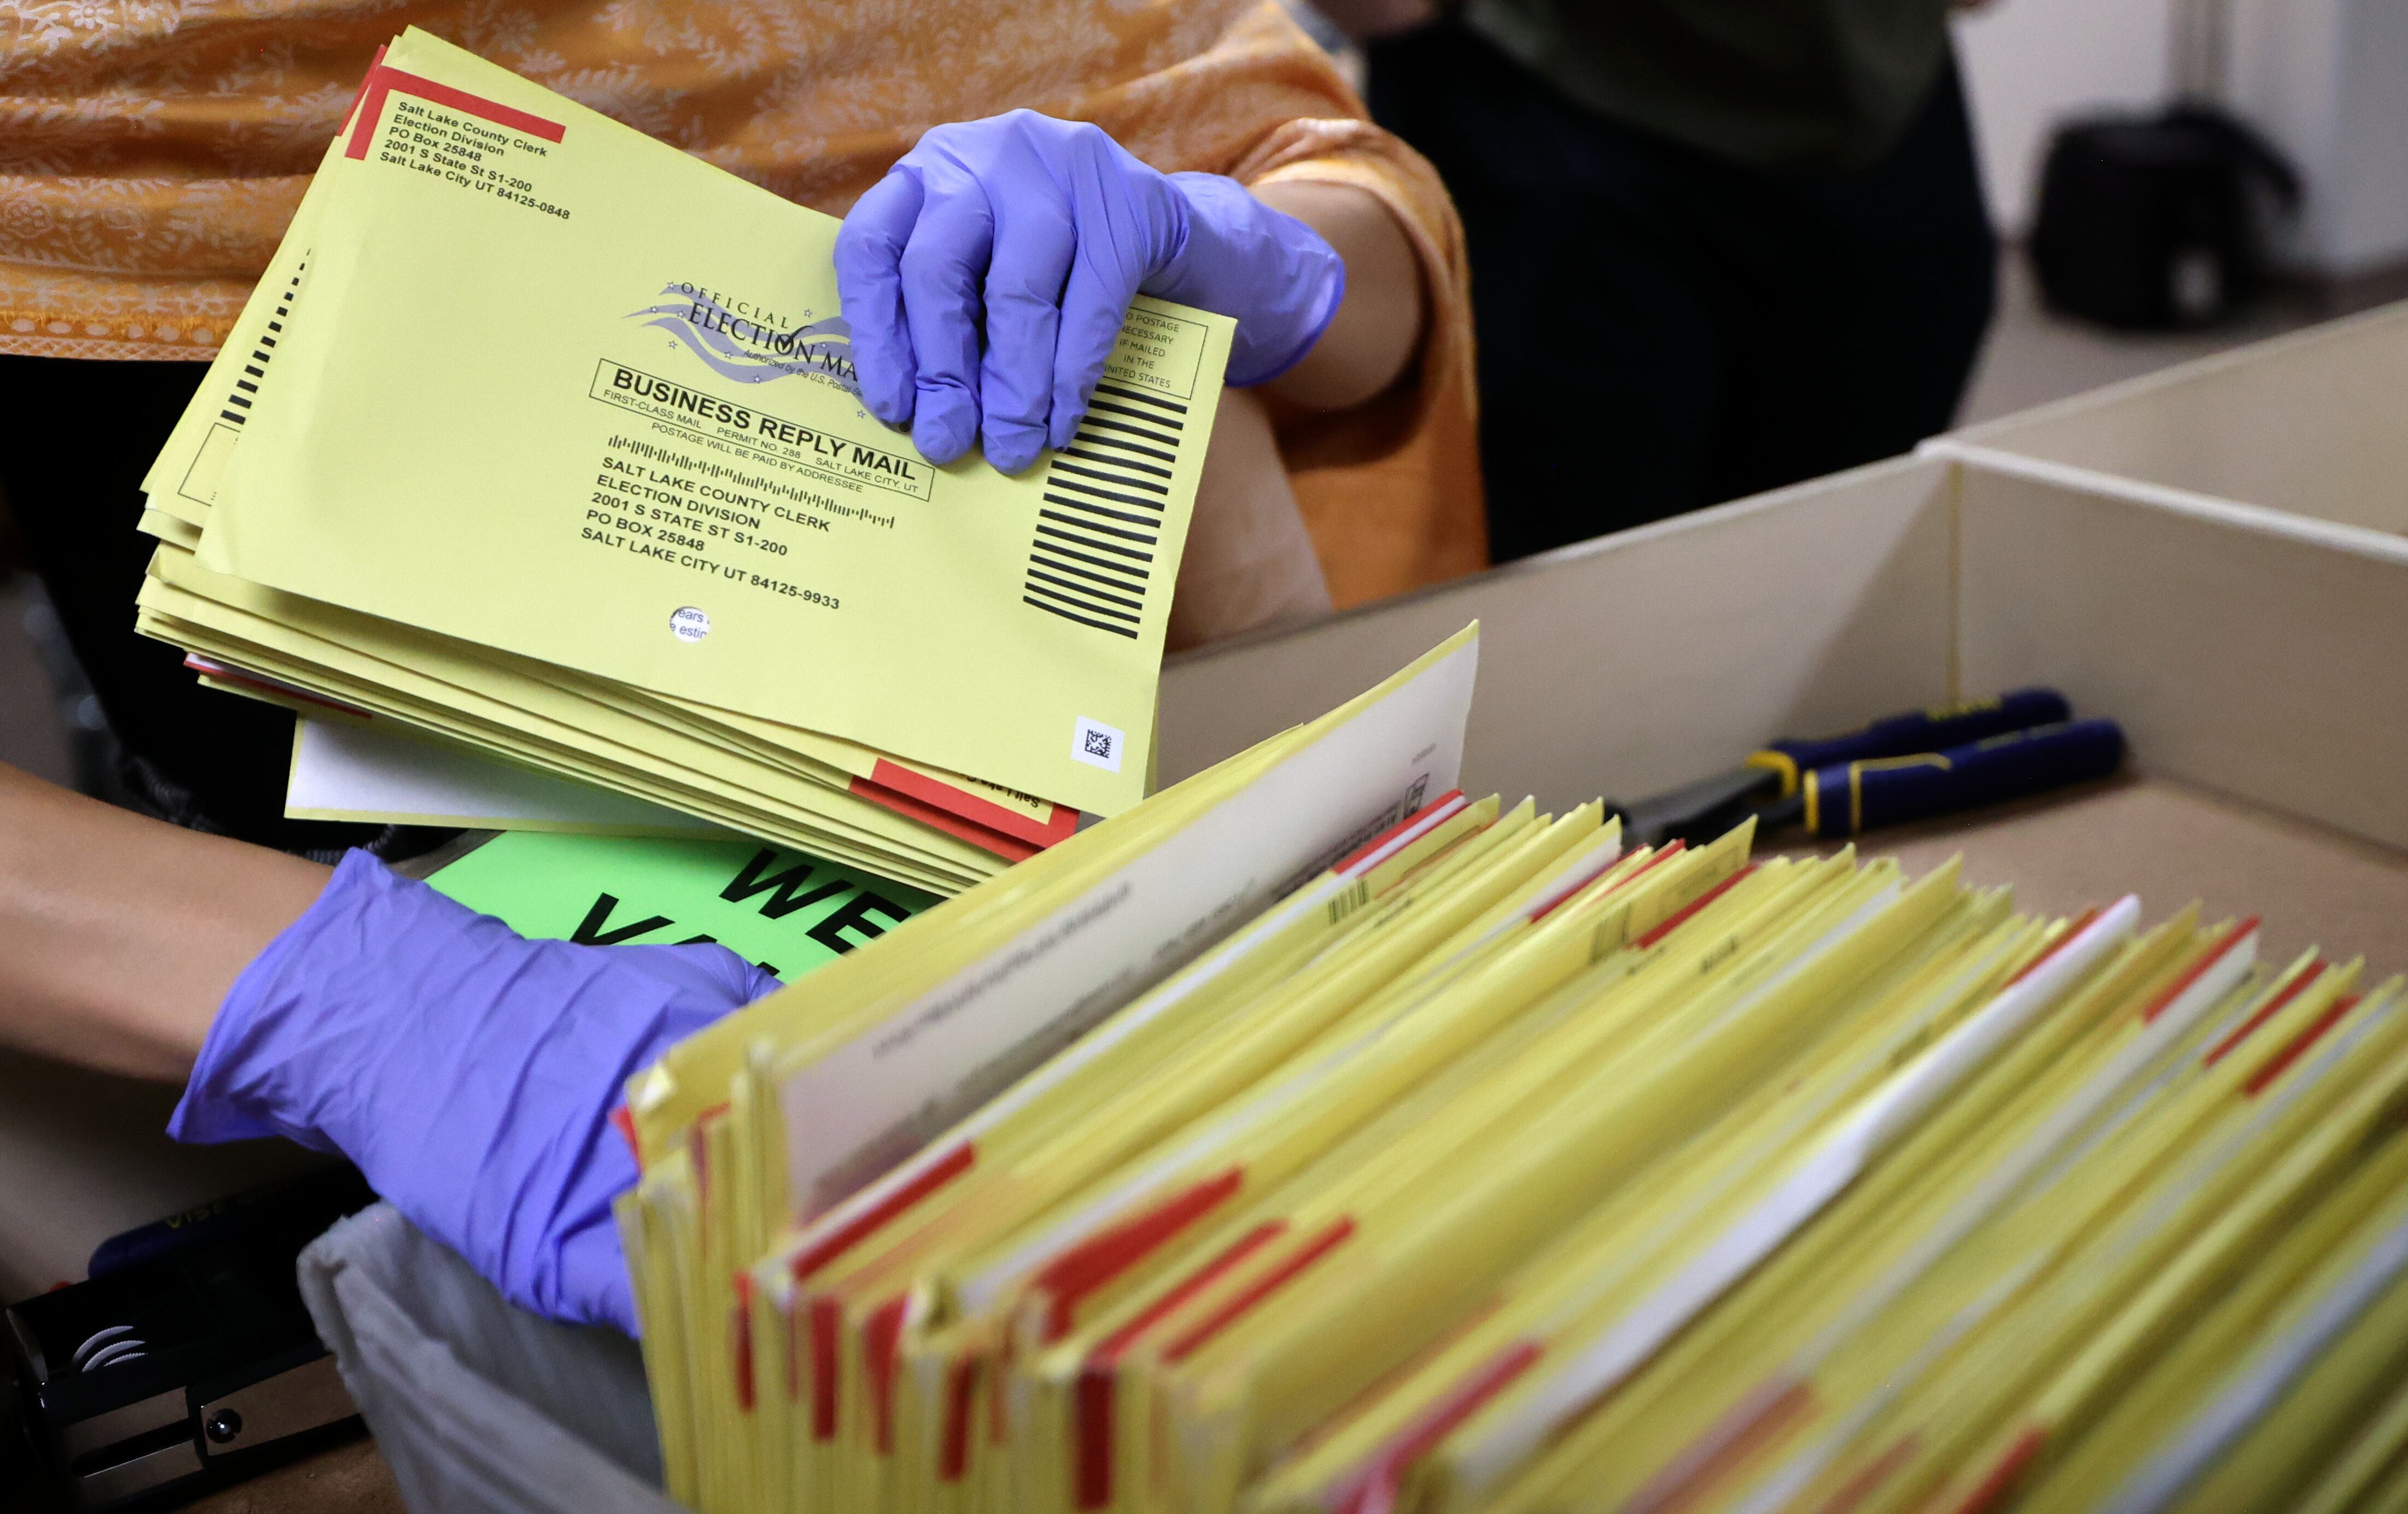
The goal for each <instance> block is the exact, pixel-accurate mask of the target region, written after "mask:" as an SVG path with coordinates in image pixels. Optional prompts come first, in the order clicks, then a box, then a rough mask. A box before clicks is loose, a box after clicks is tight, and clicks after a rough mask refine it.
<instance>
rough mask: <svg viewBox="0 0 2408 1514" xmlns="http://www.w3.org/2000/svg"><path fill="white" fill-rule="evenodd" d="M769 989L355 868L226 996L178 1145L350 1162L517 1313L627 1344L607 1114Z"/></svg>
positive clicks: (173, 1126) (621, 1165)
mask: <svg viewBox="0 0 2408 1514" xmlns="http://www.w3.org/2000/svg"><path fill="white" fill-rule="evenodd" d="M777 987H778V980H777V979H776V978H774V977H771V976H770V975H769V974H768V973H764V972H762V971H761V970H760V969H759V968H756V967H753V966H752V965H751V964H750V963H748V962H746V961H745V960H744V959H742V958H740V957H738V956H737V955H736V954H735V953H734V952H731V951H729V950H727V949H726V948H725V947H724V946H713V945H695V946H580V945H573V944H569V943H566V942H560V941H529V940H526V939H525V938H523V937H522V936H520V935H519V934H518V933H517V932H516V931H514V930H511V929H510V928H509V927H508V926H506V925H504V924H502V922H500V921H499V920H496V919H494V918H492V917H491V916H483V915H479V914H478V913H476V912H475V911H474V910H471V909H468V908H467V907H466V906H465V905H462V904H457V903H454V902H453V901H451V900H449V899H446V898H444V897H443V896H442V895H441V894H438V893H437V892H436V891H435V890H434V889H432V888H429V887H427V886H426V885H424V884H423V883H418V882H414V881H412V880H410V879H408V878H404V877H401V876H400V875H398V874H396V873H394V872H390V871H388V870H387V869H386V868H385V867H384V866H382V865H381V864H380V863H379V862H378V861H377V859H376V858H373V857H370V856H369V855H367V854H366V853H365V852H352V853H351V854H349V855H348V856H346V857H345V858H343V860H342V864H341V865H340V866H339V867H337V869H336V870H335V875H334V878H333V879H332V880H331V881H330V882H328V884H327V885H326V887H325V891H324V892H323V893H322V894H320V895H319V896H318V899H317V901H316V902H315V903H313V904H311V905H310V906H309V908H308V910H306V911H304V912H303V914H302V916H301V917H300V918H299V919H297V920H295V921H294V922H293V924H292V925H290V926H288V927H286V928H285V930H284V931H283V933H282V934H281V935H279V936H278V937H277V938H276V940H275V941H274V942H272V943H270V944H269V945H268V947H267V949H266V950H265V951H264V952H262V953H260V954H259V956H258V957H257V958H256V959H253V960H252V962H251V965H250V966H249V967H248V968H245V969H244V970H243V973H242V974H241V976H239V977H238V978H236V980H235V985H234V988H232V989H231V990H229V991H228V992H227V994H226V997H225V1002H224V1004H223V1005H222V1007H221V1008H220V1009H219V1010H218V1014H217V1018H216V1019H215V1020H213V1021H212V1022H211V1023H210V1025H209V1031H208V1036H207V1037H206V1038H205V1040H204V1041H203V1043H202V1045H201V1054H200V1058H199V1060H198V1061H197V1062H196V1063H195V1064H194V1065H193V1074H192V1078H191V1080H190V1081H189V1082H188V1083H187V1084H186V1086H185V1089H184V1097H183V1101H182V1102H181V1103H179V1104H178V1105H177V1106H176V1113H175V1116H174V1117H173V1118H171V1119H170V1120H169V1121H168V1124H167V1133H168V1134H170V1135H172V1136H174V1137H175V1138H176V1139H178V1140H179V1141H236V1140H243V1139H247V1138H249V1137H252V1136H261V1135H282V1136H285V1137H287V1138H289V1139H291V1140H294V1141H298V1142H300V1143H301V1144H302V1145H304V1146H313V1147H316V1148H317V1149H319V1150H322V1151H339V1152H341V1153H342V1154H343V1155H345V1156H347V1157H349V1158H351V1161H354V1162H356V1163H358V1164H359V1168H360V1171H361V1172H362V1173H364V1174H366V1176H367V1180H368V1185H369V1186H370V1187H371V1188H373V1189H375V1190H377V1192H378V1193H379V1194H380V1195H382V1196H383V1197H384V1198H385V1199H386V1200H387V1201H388V1202H390V1203H391V1204H393V1206H394V1208H396V1209H398V1210H400V1211H401V1212H402V1213H403V1214H404V1215H406V1216H408V1217H409V1219H410V1221H411V1222H412V1223H414V1224H416V1225H417V1226H418V1227H419V1228H420V1229H421V1230H423V1231H425V1232H426V1233H428V1234H430V1235H433V1236H434V1237H436V1238H437V1240H440V1241H442V1242H443V1243H444V1244H445V1245H447V1246H450V1247H452V1249H453V1250H455V1251H458V1252H459V1253H460V1254H461V1255H462V1256H463V1257H466V1259H467V1260H468V1262H470V1264H472V1265H473V1266H475V1267H476V1269H477V1271H478V1272H479V1273H480V1274H482V1275H483V1276H485V1277H486V1278H487V1279H488V1280H489V1281H491V1282H492V1283H494V1284H495V1286H496V1287H498V1288H499V1289H500V1290H501V1291H502V1292H503V1294H504V1295H505V1296H507V1297H508V1298H509V1300H510V1302H512V1303H513V1304H517V1305H520V1306H522V1307H523V1308H527V1309H532V1310H534V1311H535V1312H536V1313H538V1314H541V1315H546V1316H549V1317H551V1318H552V1319H566V1320H571V1321H574V1322H579V1323H589V1324H607V1325H614V1326H616V1327H617V1328H619V1329H620V1330H623V1331H624V1332H626V1333H627V1334H631V1335H632V1334H635V1333H636V1312H635V1303H634V1294H633V1292H632V1291H631V1290H630V1288H629V1286H628V1281H627V1269H626V1262H625V1259H624V1256H623V1255H622V1254H621V1251H620V1247H619V1233H618V1230H617V1228H616V1227H615V1226H614V1224H613V1223H612V1221H611V1218H610V1201H611V1199H612V1198H613V1197H615V1196H616V1195H617V1194H618V1193H619V1192H621V1191H622V1190H624V1189H626V1188H627V1187H629V1186H630V1185H631V1184H633V1183H634V1182H635V1180H636V1163H635V1158H634V1157H633V1155H632V1154H630V1153H629V1151H628V1149H627V1146H626V1143H625V1142H624V1140H623V1139H622V1138H621V1137H620V1135H619V1132H617V1131H615V1130H613V1129H611V1128H610V1125H609V1113H610V1111H611V1109H612V1108H614V1107H615V1106H616V1105H617V1104H618V1103H619V1101H620V1096H621V1089H622V1086H623V1085H624V1082H625V1081H626V1078H627V1076H628V1074H632V1073H634V1072H636V1071H638V1069H640V1068H642V1067H644V1066H645V1065H646V1064H648V1063H650V1062H651V1061H652V1060H653V1059H655V1058H656V1057H658V1056H659V1055H660V1054H661V1053H662V1052H663V1051H666V1050H667V1048H668V1046H669V1045H670V1043H672V1042H674V1041H676V1040H677V1039H679V1038H680V1037H681V1036H683V1035H685V1034H687V1033H688V1032H690V1031H695V1030H698V1029H699V1028H701V1027H702V1026H705V1025H708V1024H710V1022H711V1021H712V1020H715V1019H717V1018H718V1017H720V1016H722V1015H724V1014H726V1013H727V1012H728V1011H729V1010H731V1009H735V1008H737V1007H738V1005H741V1004H745V1003H749V1002H752V1001H753V1000H754V999H758V998H760V997H761V996H762V995H763V994H766V993H767V992H769V991H771V990H772V989H774V988H777Z"/></svg>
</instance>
